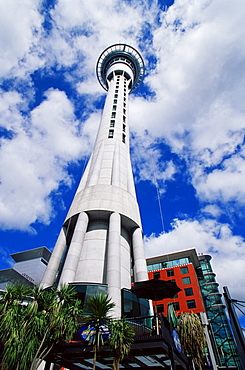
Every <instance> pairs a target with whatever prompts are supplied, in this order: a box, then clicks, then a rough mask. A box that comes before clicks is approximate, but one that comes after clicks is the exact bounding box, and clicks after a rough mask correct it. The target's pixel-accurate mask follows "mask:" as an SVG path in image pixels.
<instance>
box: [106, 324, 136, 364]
mask: <svg viewBox="0 0 245 370" xmlns="http://www.w3.org/2000/svg"><path fill="white" fill-rule="evenodd" d="M110 329H111V337H110V347H111V349H112V353H113V355H114V360H113V369H114V370H118V369H119V366H120V363H121V361H122V360H123V358H124V357H125V356H127V354H128V353H129V350H130V346H131V345H132V343H133V341H134V335H135V333H134V330H133V328H132V326H131V325H130V324H129V323H128V322H127V321H126V319H125V318H123V319H122V320H115V321H112V322H111V324H110Z"/></svg>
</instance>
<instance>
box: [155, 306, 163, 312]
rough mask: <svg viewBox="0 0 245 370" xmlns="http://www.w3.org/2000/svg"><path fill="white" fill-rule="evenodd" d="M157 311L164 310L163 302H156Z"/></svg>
mask: <svg viewBox="0 0 245 370" xmlns="http://www.w3.org/2000/svg"><path fill="white" fill-rule="evenodd" d="M156 309H157V313H162V312H164V305H163V304H158V305H156Z"/></svg>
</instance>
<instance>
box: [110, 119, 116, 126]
mask: <svg viewBox="0 0 245 370" xmlns="http://www.w3.org/2000/svg"><path fill="white" fill-rule="evenodd" d="M114 126H115V120H114V119H112V120H111V122H110V127H114Z"/></svg>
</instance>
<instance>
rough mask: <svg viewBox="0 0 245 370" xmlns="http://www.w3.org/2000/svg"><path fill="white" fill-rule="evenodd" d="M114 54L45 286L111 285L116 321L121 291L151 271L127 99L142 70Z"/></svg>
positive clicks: (107, 61) (107, 64)
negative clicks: (97, 120) (96, 126)
mask: <svg viewBox="0 0 245 370" xmlns="http://www.w3.org/2000/svg"><path fill="white" fill-rule="evenodd" d="M119 45H120V44H119ZM122 46H123V47H126V45H122ZM106 50H108V49H106ZM133 50H134V49H133ZM109 51H110V53H109V54H106V57H105V59H103V57H102V67H103V68H102V67H101V70H102V71H103V73H104V77H103V82H104V83H105V86H106V89H107V90H108V94H107V97H106V101H105V106H104V109H103V113H102V118H101V122H100V125H99V129H98V133H97V138H96V141H95V146H94V150H93V152H92V155H91V158H90V160H89V162H88V165H87V167H86V170H85V172H84V174H83V176H82V178H81V181H80V184H79V186H78V189H77V192H76V194H75V196H74V199H73V201H72V204H71V207H70V209H69V212H68V214H67V216H66V219H65V222H64V225H63V227H62V229H61V232H60V235H59V238H58V240H57V243H56V245H55V248H54V251H53V253H52V256H51V258H50V262H49V264H48V266H47V269H46V272H45V274H44V277H43V281H42V286H43V287H48V286H51V285H53V284H55V283H56V284H58V285H61V284H68V283H75V284H76V283H87V284H89V283H95V284H107V286H108V294H109V296H110V297H111V298H112V301H113V302H114V303H115V304H116V308H115V310H114V316H115V317H120V316H121V289H122V288H127V289H130V288H131V275H132V271H133V275H134V279H135V281H141V280H146V279H147V269H146V262H145V258H144V247H143V240H142V232H141V220H140V214H139V207H138V203H137V200H136V195H135V188H134V181H133V174H132V168H131V161H130V148H129V125H128V94H129V92H130V90H131V89H132V87H133V86H134V84H135V83H136V82H137V81H136V80H135V79H136V77H135V76H136V70H137V67H138V65H137V63H136V62H137V60H136V61H134V59H135V56H132V55H129V56H128V58H127V55H128V53H126V55H121V52H120V53H119V52H118V50H112V51H111V50H110V49H109ZM122 52H124V53H125V49H124V50H122ZM119 54H120V55H119ZM108 55H109V57H108ZM132 58H133V59H132ZM132 60H133V62H135V63H136V64H135V65H134V63H132ZM97 68H98V67H97ZM99 71H100V69H99Z"/></svg>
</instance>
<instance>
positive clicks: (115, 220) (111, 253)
mask: <svg viewBox="0 0 245 370" xmlns="http://www.w3.org/2000/svg"><path fill="white" fill-rule="evenodd" d="M120 236H121V217H120V215H119V214H118V213H116V212H114V213H112V214H111V215H110V219H109V235H108V256H107V284H108V294H109V296H110V298H111V299H112V301H113V302H114V303H115V305H116V306H115V308H114V310H113V311H114V312H113V316H114V317H115V318H120V317H121V261H120V245H121V243H120Z"/></svg>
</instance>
